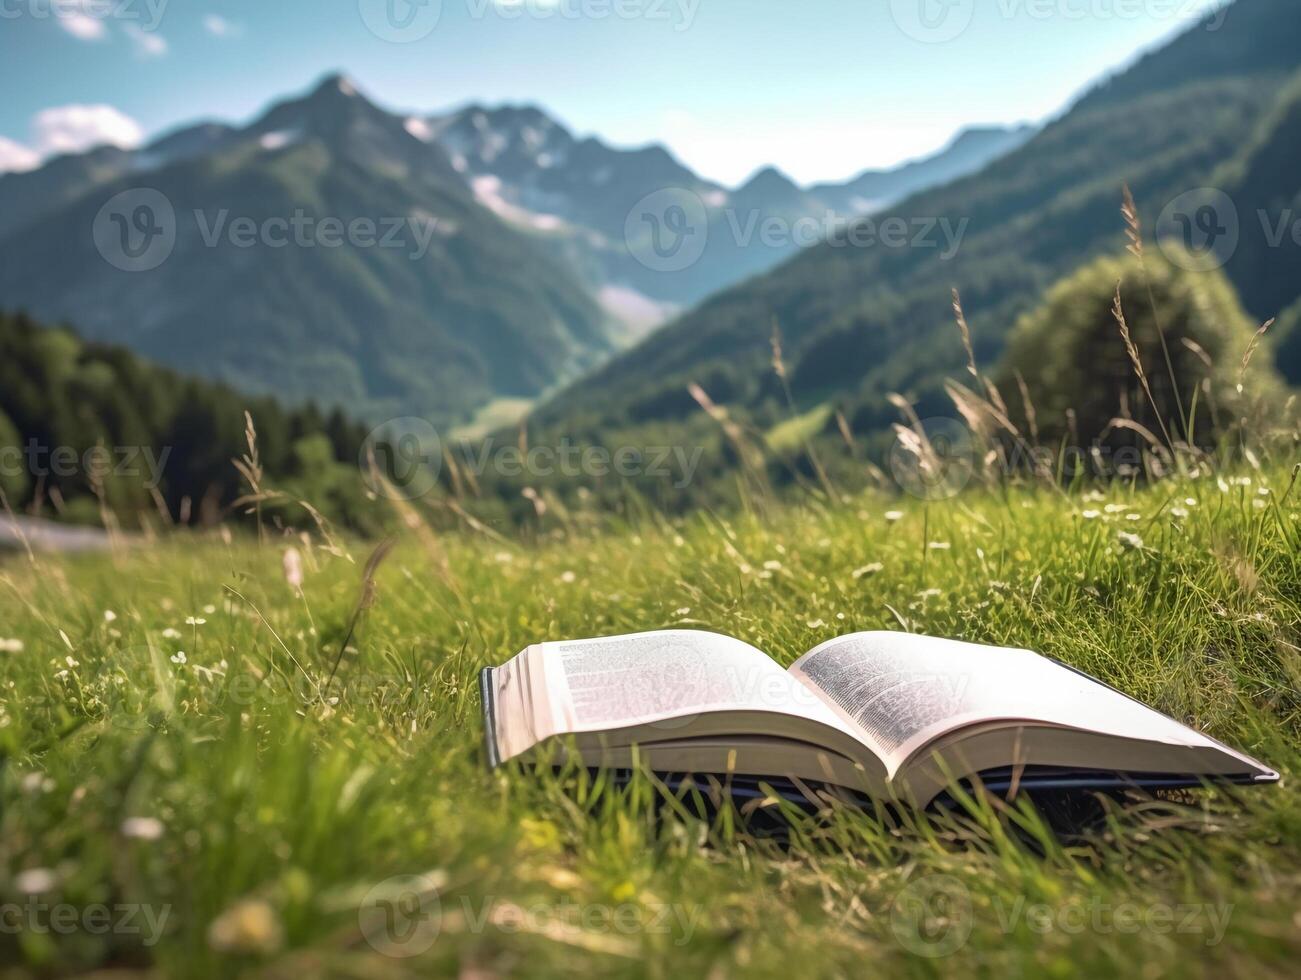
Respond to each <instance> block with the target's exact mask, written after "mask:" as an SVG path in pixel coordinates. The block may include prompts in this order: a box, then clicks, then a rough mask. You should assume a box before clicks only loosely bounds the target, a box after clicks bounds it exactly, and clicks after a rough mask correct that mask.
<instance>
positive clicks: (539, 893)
mask: <svg viewBox="0 0 1301 980" xmlns="http://www.w3.org/2000/svg"><path fill="white" fill-rule="evenodd" d="M1291 478H1292V474H1291V473H1290V472H1288V471H1287V470H1285V469H1267V470H1266V471H1264V472H1248V473H1246V474H1245V475H1242V476H1240V477H1238V478H1235V479H1229V478H1225V477H1217V476H1203V477H1201V478H1196V479H1193V478H1180V479H1173V480H1168V481H1164V482H1161V483H1158V484H1156V485H1155V486H1153V487H1150V488H1148V489H1144V490H1138V489H1134V488H1130V487H1126V486H1124V485H1119V484H1118V485H1113V486H1112V487H1111V488H1110V489H1108V490H1107V491H1106V493H1105V496H1104V495H1103V494H1100V493H1098V492H1096V491H1095V492H1092V493H1087V494H1086V493H1078V492H1077V493H1072V494H1067V495H1063V494H1058V493H1055V492H1048V491H1043V490H1038V491H1035V490H1022V489H1017V488H1015V487H1005V488H1002V489H999V490H997V491H993V490H985V491H977V492H973V493H970V494H967V495H964V496H962V497H959V498H957V499H955V500H951V501H946V502H934V503H930V504H923V503H921V502H912V503H911V504H901V503H899V502H898V501H897V500H891V499H888V498H885V497H878V496H875V495H866V496H863V497H861V498H855V499H854V500H851V501H848V502H846V503H844V504H843V505H837V506H835V507H834V508H824V507H818V506H814V505H806V506H801V507H791V508H789V509H786V510H782V511H780V512H778V513H777V514H776V515H775V516H774V515H769V516H767V517H765V519H764V520H762V521H761V520H759V519H757V518H753V517H746V516H740V517H736V518H735V519H724V518H720V517H716V516H709V515H698V516H696V517H693V518H690V519H686V520H683V521H681V522H672V523H671V522H667V521H661V520H658V519H655V518H648V519H647V520H646V521H645V522H643V523H642V524H641V525H639V526H635V527H632V526H630V527H623V528H610V529H607V530H605V531H602V532H599V533H598V532H590V533H588V532H581V533H580V532H572V533H571V535H570V536H568V537H559V536H557V537H556V538H554V539H551V538H548V539H547V540H544V541H541V542H533V543H517V542H513V541H512V542H509V543H507V542H503V541H498V540H489V539H488V538H486V537H482V536H474V537H459V536H457V537H447V538H443V539H439V540H434V539H433V538H432V537H428V536H426V537H424V538H421V537H419V536H412V538H411V539H410V540H406V541H404V542H403V543H401V544H400V545H399V546H398V547H397V549H396V550H395V551H394V552H393V553H392V554H391V555H390V556H389V557H388V559H387V561H386V562H384V563H383V564H382V565H381V566H380V567H379V569H378V572H377V575H376V578H375V580H374V583H373V586H374V590H373V595H372V596H370V597H369V599H370V601H369V605H368V607H367V608H364V609H363V614H362V615H361V617H360V619H359V621H358V624H357V629H356V632H355V633H352V637H351V640H350V642H348V644H347V649H346V650H345V651H344V653H343V656H342V659H341V661H340V662H339V665H338V670H337V674H336V675H335V676H334V679H333V681H332V682H330V683H328V684H327V678H328V677H329V676H330V674H331V670H332V667H333V665H334V663H335V660H336V657H337V656H338V655H339V651H340V648H341V645H342V644H343V643H344V642H345V639H346V638H347V637H348V635H349V634H350V633H351V628H350V627H351V624H352V622H353V619H354V613H355V611H356V610H357V609H358V608H359V602H358V600H359V596H360V595H362V594H363V591H364V590H363V589H362V585H361V579H362V575H363V567H364V566H365V564H366V549H365V548H364V547H363V546H356V553H355V555H354V556H353V559H355V560H353V559H349V558H348V557H345V556H343V555H342V554H332V553H330V552H329V551H328V550H325V549H324V548H323V547H322V545H321V544H320V543H319V542H312V541H304V540H302V539H289V540H276V539H274V538H272V537H270V536H268V539H267V541H266V543H265V544H263V545H261V546H259V545H258V544H257V543H256V542H255V541H253V540H250V539H248V538H246V537H242V536H239V535H236V536H234V537H232V536H231V535H229V534H226V533H224V532H223V533H222V534H217V533H213V534H212V535H210V536H195V537H192V538H189V537H181V538H176V539H173V540H171V541H170V542H164V543H162V544H160V545H158V546H156V547H152V548H141V549H139V550H137V551H134V552H131V553H127V554H119V555H116V556H101V557H94V558H82V559H76V560H66V561H65V560H56V559H51V558H38V559H37V562H38V563H37V564H36V565H34V566H33V565H32V564H30V563H29V562H28V561H27V560H26V559H25V558H23V557H21V556H18V557H14V558H12V559H10V560H8V561H7V563H6V564H4V565H3V566H0V648H3V650H4V651H6V652H3V653H0V692H2V694H0V752H2V753H3V762H4V766H3V770H2V771H0V802H2V806H3V809H2V810H0V899H3V902H4V903H6V904H5V905H4V910H5V919H4V922H3V923H0V926H2V928H0V963H4V964H9V966H8V972H10V973H12V974H13V975H48V974H57V973H68V972H74V971H80V970H88V969H93V968H117V969H123V970H141V971H159V972H163V973H167V974H173V975H184V976H195V977H203V976H222V975H230V974H233V973H243V974H247V975H254V976H267V977H295V978H300V977H305V976H317V975H337V976H381V977H407V976H422V975H429V974H440V975H448V974H454V973H464V974H467V975H471V974H472V975H476V976H496V975H504V974H509V973H524V974H527V975H537V976H553V975H554V976H567V975H572V974H574V973H582V974H586V973H599V974H602V975H606V974H614V975H623V974H626V975H649V976H664V977H673V976H711V977H724V976H730V975H746V976H755V975H758V976H763V975H789V974H791V973H792V972H798V974H799V975H843V976H851V975H852V976H857V975H862V973H863V972H864V970H865V969H870V970H871V971H872V972H873V973H880V974H882V975H895V974H909V975H917V976H929V975H935V974H941V973H943V974H950V973H952V974H955V975H962V974H980V975H995V976H1009V975H1043V974H1061V975H1066V974H1075V973H1080V972H1087V973H1091V974H1097V975H1109V974H1113V973H1119V974H1124V975H1132V976H1144V977H1155V976H1158V975H1161V976H1164V975H1183V976H1212V975H1213V976H1221V975H1237V976H1248V975H1250V976H1270V975H1276V976H1283V975H1289V974H1292V975H1294V973H1295V964H1296V962H1297V957H1298V956H1301V914H1299V913H1298V912H1297V911H1296V910H1297V908H1298V902H1299V900H1301V841H1299V839H1298V838H1299V835H1301V798H1299V797H1298V791H1297V789H1296V787H1295V784H1294V775H1295V774H1296V773H1297V772H1298V766H1299V764H1301V752H1299V751H1298V734H1299V728H1301V726H1299V724H1298V717H1299V715H1298V712H1299V710H1301V697H1299V696H1298V693H1297V692H1298V690H1299V689H1301V652H1299V650H1298V643H1299V642H1301V638H1299V633H1301V548H1299V547H1298V544H1299V543H1301V502H1299V500H1298V497H1301V492H1296V491H1293V492H1290V493H1289V490H1290V483H1289V481H1290V479H1291ZM289 547H293V548H295V549H296V551H297V553H298V555H299V557H300V559H301V566H302V573H303V584H302V592H301V595H300V594H298V593H297V592H296V590H295V589H294V587H293V586H292V585H291V583H290V581H288V580H287V579H293V578H295V576H294V575H293V570H294V561H293V559H292V558H291V559H289V561H288V563H286V560H285V557H284V553H285V551H286V549H287V548H289ZM286 569H288V573H287V571H286ZM363 605H366V604H365V603H363ZM669 626H695V627H706V628H712V629H718V630H722V631H725V632H729V633H733V634H735V635H737V636H739V637H742V638H744V639H746V640H748V641H750V642H753V643H755V644H756V645H758V646H759V647H761V648H762V649H765V650H768V651H770V652H772V654H773V655H774V656H776V657H778V658H780V659H781V660H782V662H783V663H788V662H790V661H791V660H793V659H795V658H796V657H797V656H798V655H799V654H800V653H801V652H803V651H804V650H806V649H808V648H809V647H811V646H813V645H814V644H816V643H818V642H819V641H821V640H824V639H827V638H829V637H831V636H834V635H837V634H841V633H846V632H850V631H853V630H862V629H881V628H893V629H900V628H903V629H910V630H917V631H925V632H928V633H934V634H939V635H944V636H955V637H963V638H967V639H971V640H977V641H987V642H993V643H1010V644H1019V645H1026V646H1030V647H1033V648H1036V649H1040V650H1043V651H1045V652H1049V653H1051V654H1053V655H1055V656H1057V657H1060V658H1062V659H1064V660H1066V661H1068V662H1070V663H1072V664H1075V665H1077V666H1079V667H1081V668H1083V669H1084V670H1086V671H1089V672H1092V673H1094V674H1096V675H1097V676H1099V677H1101V678H1103V679H1104V680H1106V681H1108V682H1110V683H1112V684H1115V685H1116V686H1118V687H1120V688H1121V689H1123V690H1125V691H1126V692H1128V693H1130V694H1132V695H1134V696H1136V697H1138V698H1141V699H1143V700H1145V701H1147V702H1149V703H1151V704H1153V705H1154V706H1155V707H1157V708H1159V709H1160V710H1162V711H1166V712H1169V713H1171V714H1172V715H1174V716H1176V717H1178V718H1180V719H1181V720H1184V721H1187V722H1188V723H1190V724H1193V725H1196V726H1198V727H1201V728H1203V729H1205V730H1207V731H1208V732H1210V733H1211V734H1213V735H1215V736H1216V737H1218V738H1221V739H1223V740H1225V741H1228V742H1230V743H1232V744H1234V745H1236V746H1238V747H1240V748H1242V749H1243V750H1245V751H1247V752H1249V753H1251V754H1253V755H1256V756H1258V757H1260V758H1262V759H1264V760H1266V761H1267V762H1268V763H1270V764H1272V765H1273V766H1274V767H1276V768H1278V769H1279V770H1280V771H1282V772H1283V773H1284V780H1283V783H1282V784H1281V785H1280V786H1275V787H1269V788H1264V789H1259V790H1250V791H1240V792H1235V793H1228V792H1219V791H1214V792H1209V791H1208V792H1204V793H1199V794H1192V795H1189V796H1187V797H1185V798H1181V799H1179V800H1170V801H1153V800H1147V801H1128V802H1126V803H1124V804H1115V805H1112V806H1110V808H1109V813H1108V818H1107V820H1106V822H1105V823H1104V824H1102V825H1100V826H1098V827H1096V828H1094V829H1091V830H1089V831H1087V832H1085V833H1084V834H1082V835H1077V836H1072V837H1062V836H1058V835H1055V834H1053V833H1052V832H1051V831H1049V830H1048V829H1047V827H1046V825H1045V824H1044V822H1043V820H1042V819H1041V818H1040V817H1039V816H1038V815H1037V814H1035V813H1034V812H1033V810H1032V809H1030V808H1028V807H1026V806H1024V805H1022V804H1015V805H1011V806H1009V805H1006V804H1003V803H1001V802H1000V801H995V800H976V801H972V802H971V804H970V806H969V807H968V808H966V809H964V810H961V811H959V812H957V813H954V814H950V815H946V816H935V817H929V818H916V817H904V818H902V819H900V820H898V821H896V822H894V823H892V824H890V823H883V822H882V821H881V820H879V819H877V816H876V815H873V814H870V813H862V812H858V811H853V810H845V809H842V810H836V811H832V812H828V813H825V814H823V815H822V816H821V817H820V818H817V819H811V818H810V819H795V822H794V825H793V828H792V832H791V839H790V841H789V842H788V843H786V844H781V843H779V842H776V841H772V840H767V839H763V838H760V837H756V836H753V835H751V834H749V833H747V832H746V830H745V828H744V826H743V825H742V824H741V823H740V822H739V821H738V820H737V819H736V814H734V813H731V812H730V811H725V812H724V813H722V814H720V816H719V817H718V818H717V819H716V820H714V821H713V822H711V823H705V822H701V821H699V820H695V819H692V818H691V817H690V815H687V814H683V813H680V812H678V811H676V810H674V809H673V808H671V807H670V808H668V809H667V810H664V811H661V812H660V813H659V814H658V816H657V811H656V807H655V806H654V796H655V790H654V787H653V786H652V785H651V782H650V781H649V780H647V779H641V780H638V781H636V782H634V784H633V785H632V786H631V787H629V788H628V789H626V790H617V789H615V788H613V787H612V786H610V785H609V784H608V783H606V782H604V781H602V780H599V779H597V780H592V779H587V778H584V777H582V776H581V775H579V774H573V773H568V774H560V775H556V776H547V777H534V776H530V775H527V774H522V773H517V772H498V773H491V774H490V773H489V772H487V771H486V770H485V768H484V764H483V760H482V756H481V749H480V744H481V735H482V732H481V721H480V714H479V710H480V708H479V697H478V692H477V689H476V684H475V679H476V674H477V671H478V669H479V668H480V667H481V666H483V665H486V664H497V663H500V662H502V661H504V660H505V659H507V658H508V657H509V656H511V655H512V654H514V653H515V652H516V651H517V650H519V649H520V648H522V647H523V646H525V645H526V644H528V643H531V642H534V641H537V640H540V639H547V638H550V639H555V638H563V637H574V636H590V635H598V634H604V633H619V632H625V631H632V630H641V629H653V628H660V627H669ZM182 652H183V653H184V656H183V657H182V656H181V653H182ZM395 876H397V880H396V881H393V880H391V879H393V878H395ZM410 876H415V877H414V878H412V877H410ZM413 880H414V881H416V882H419V883H420V885H421V888H422V889H423V892H421V894H423V895H424V902H423V904H417V905H414V906H413V905H411V904H410V903H411V902H412V901H413V899H412V897H411V896H412V895H413V894H414V893H413V892H412V891H411V889H410V887H409V885H410V884H411V882H412V881H413ZM28 892H34V893H35V894H33V895H29V894H27V893H28ZM389 899H392V900H394V901H397V902H398V903H399V904H398V906H397V909H398V912H399V913H401V916H402V918H400V920H395V921H399V922H400V923H409V924H410V923H414V924H415V925H416V926H418V928H417V929H416V932H415V933H414V934H413V938H412V939H411V941H410V942H408V943H407V944H405V945H403V944H401V943H396V940H394V941H389V940H386V939H385V938H384V935H383V934H382V933H379V932H376V931H375V928H374V927H375V924H376V922H377V921H380V920H378V919H376V918H375V916H376V915H382V910H383V908H384V907H385V906H384V905H383V902H384V901H386V900H389ZM403 902H405V903H407V904H405V905H404V904H402V903H403ZM98 907H105V908H107V909H108V910H109V912H110V914H112V915H113V916H114V918H113V923H114V924H115V926H118V927H115V928H109V929H108V930H107V932H103V931H102V930H99V931H97V928H98V921H99V920H95V921H93V922H92V921H90V920H89V919H88V916H87V910H91V909H95V908H98ZM42 908H44V909H45V911H42ZM55 908H63V909H67V910H71V911H67V912H65V913H64V914H65V915H67V916H70V917H71V919H70V920H69V921H73V926H72V927H71V928H59V929H56V928H49V925H50V923H49V921H48V919H49V916H51V915H52V914H54V913H53V909H55ZM130 909H135V910H136V911H135V913H134V916H133V920H132V923H131V924H134V925H135V926H136V931H135V932H131V931H130V930H129V924H128V925H122V922H121V915H122V914H125V912H124V910H130ZM359 909H364V910H366V915H361V916H359ZM377 910H379V911H377ZM919 910H920V912H921V913H925V914H923V915H920V917H919ZM146 913H147V914H146ZM413 913H419V914H413ZM424 913H428V915H427V916H425V917H422V915H423V914H424ZM150 922H152V923H153V924H154V925H155V926H156V927H157V928H156V929H151V928H150V927H149V923H150ZM13 923H18V924H19V926H18V927H17V928H14V927H13V926H12V924H13ZM397 935H398V938H399V939H400V938H401V937H402V936H403V935H406V934H405V933H400V932H399V933H398V934H397ZM368 937H370V938H369V939H368ZM155 939H156V940H157V941H156V942H155V941H154V940H155ZM372 940H373V941H372ZM395 943H396V945H395ZM426 947H427V948H426ZM417 950H419V954H418V955H412V956H396V955H390V954H392V953H395V952H396V953H412V952H416V951H417ZM930 954H943V955H930Z"/></svg>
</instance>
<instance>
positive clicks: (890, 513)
mask: <svg viewBox="0 0 1301 980" xmlns="http://www.w3.org/2000/svg"><path fill="white" fill-rule="evenodd" d="M885 519H886V520H887V521H889V522H890V523H891V524H893V523H894V522H895V521H898V520H902V519H903V511H901V510H887V511H886V512H885Z"/></svg>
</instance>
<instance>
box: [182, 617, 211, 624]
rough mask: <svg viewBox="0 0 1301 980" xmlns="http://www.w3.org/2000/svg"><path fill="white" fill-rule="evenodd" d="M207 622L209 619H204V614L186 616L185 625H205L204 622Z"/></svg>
mask: <svg viewBox="0 0 1301 980" xmlns="http://www.w3.org/2000/svg"><path fill="white" fill-rule="evenodd" d="M206 622H207V620H206V619H204V618H203V617H202V616H186V617H185V625H186V626H202V625H203V624H204V623H206Z"/></svg>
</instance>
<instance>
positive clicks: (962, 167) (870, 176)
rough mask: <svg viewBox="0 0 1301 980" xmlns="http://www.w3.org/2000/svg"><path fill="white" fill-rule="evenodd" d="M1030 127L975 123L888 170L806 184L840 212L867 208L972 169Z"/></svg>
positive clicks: (1014, 143) (1023, 137)
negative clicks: (932, 151) (928, 152)
mask: <svg viewBox="0 0 1301 980" xmlns="http://www.w3.org/2000/svg"><path fill="white" fill-rule="evenodd" d="M1034 132H1035V128H1034V127H1033V126H1030V125H1028V124H1023V125H1020V126H974V127H972V128H970V129H964V130H963V131H962V132H960V133H959V134H958V135H957V136H955V137H954V138H953V141H952V142H951V143H949V145H948V146H946V147H945V148H944V149H942V150H940V151H939V152H938V153H936V154H934V155H932V156H928V157H923V158H922V159H920V160H913V161H911V162H909V163H905V164H902V165H900V166H898V167H895V168H893V169H891V170H867V171H864V172H863V173H861V174H859V175H858V176H857V177H855V178H854V179H853V180H850V181H846V182H845V183H843V184H817V185H815V186H814V187H811V188H810V189H809V190H810V192H811V193H812V194H813V195H814V196H815V197H817V198H819V199H821V200H822V201H825V202H826V203H827V205H828V206H830V207H832V208H833V209H835V210H836V211H838V212H840V213H842V214H870V213H871V212H873V211H879V210H881V209H882V208H886V207H889V206H890V205H891V204H893V203H895V202H896V201H901V200H903V199H904V198H905V197H907V196H908V195H910V194H916V193H918V192H919V191H923V190H926V189H927V188H930V187H939V186H940V185H941V184H947V183H949V182H950V181H953V180H957V179H958V178H959V177H965V176H967V174H973V173H975V172H976V171H977V170H981V169H982V168H984V167H985V165H986V164H988V163H990V162H992V161H994V160H997V159H998V158H999V157H1001V156H1003V155H1004V154H1007V153H1011V152H1012V151H1013V150H1015V149H1017V148H1018V147H1020V146H1021V145H1023V144H1024V143H1025V142H1026V141H1027V140H1029V139H1030V137H1031V136H1033V135H1034Z"/></svg>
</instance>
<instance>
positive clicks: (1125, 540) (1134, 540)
mask: <svg viewBox="0 0 1301 980" xmlns="http://www.w3.org/2000/svg"><path fill="white" fill-rule="evenodd" d="M1117 538H1119V539H1120V543H1121V545H1123V546H1124V547H1126V548H1131V549H1133V550H1135V551H1138V550H1141V549H1142V548H1143V547H1144V545H1143V539H1142V538H1140V537H1139V536H1138V535H1137V534H1130V533H1129V532H1128V531H1121V532H1120V534H1118V535H1117Z"/></svg>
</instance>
